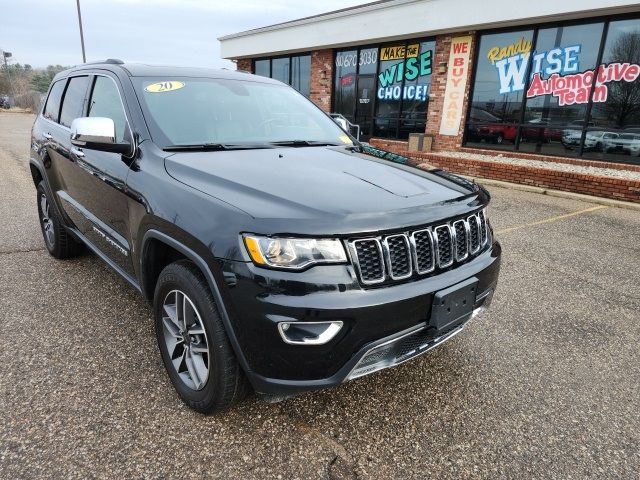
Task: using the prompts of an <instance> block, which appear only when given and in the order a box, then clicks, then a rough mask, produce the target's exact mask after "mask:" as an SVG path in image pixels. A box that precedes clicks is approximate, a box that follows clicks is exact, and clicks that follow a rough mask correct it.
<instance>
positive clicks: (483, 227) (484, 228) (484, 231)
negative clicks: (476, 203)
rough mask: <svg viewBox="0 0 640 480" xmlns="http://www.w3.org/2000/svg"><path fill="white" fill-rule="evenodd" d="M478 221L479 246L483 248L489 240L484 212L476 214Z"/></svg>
mask: <svg viewBox="0 0 640 480" xmlns="http://www.w3.org/2000/svg"><path fill="white" fill-rule="evenodd" d="M478 219H479V220H480V245H482V246H484V244H485V243H487V240H488V238H489V233H488V230H489V229H488V228H487V216H486V215H485V213H484V210H480V211H479V212H478Z"/></svg>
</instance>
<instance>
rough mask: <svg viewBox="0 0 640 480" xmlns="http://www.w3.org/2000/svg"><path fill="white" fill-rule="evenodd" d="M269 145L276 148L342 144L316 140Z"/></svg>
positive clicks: (290, 141)
mask: <svg viewBox="0 0 640 480" xmlns="http://www.w3.org/2000/svg"><path fill="white" fill-rule="evenodd" d="M269 144H270V145H275V146H278V147H338V146H340V145H345V144H344V143H336V142H322V141H316V140H281V141H279V142H269Z"/></svg>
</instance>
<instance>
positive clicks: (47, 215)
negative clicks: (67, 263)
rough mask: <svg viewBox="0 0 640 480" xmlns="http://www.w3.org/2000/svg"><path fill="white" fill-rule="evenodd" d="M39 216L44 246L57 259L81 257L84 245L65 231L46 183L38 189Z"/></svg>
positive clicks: (39, 185) (42, 183)
mask: <svg viewBox="0 0 640 480" xmlns="http://www.w3.org/2000/svg"><path fill="white" fill-rule="evenodd" d="M36 190H37V195H38V196H37V199H38V216H39V217H40V228H41V230H42V237H43V239H44V244H45V246H46V247H47V250H48V251H49V253H50V254H51V255H52V256H54V257H55V258H60V259H62V258H71V257H75V256H77V255H79V254H80V253H81V252H82V250H83V245H82V244H81V243H80V242H78V241H77V240H76V239H74V238H73V237H72V236H71V235H70V234H69V232H67V230H65V228H64V226H63V225H62V222H61V221H60V217H59V216H58V212H57V211H56V208H55V206H54V205H52V203H51V200H50V198H49V196H48V194H47V190H46V189H45V186H44V181H42V182H40V183H39V184H38V187H37V189H36Z"/></svg>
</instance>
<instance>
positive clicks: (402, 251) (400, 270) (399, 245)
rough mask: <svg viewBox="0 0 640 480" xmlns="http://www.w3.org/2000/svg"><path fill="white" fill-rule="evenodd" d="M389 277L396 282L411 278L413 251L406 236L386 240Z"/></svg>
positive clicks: (393, 236)
mask: <svg viewBox="0 0 640 480" xmlns="http://www.w3.org/2000/svg"><path fill="white" fill-rule="evenodd" d="M384 246H385V249H386V253H387V265H388V266H389V275H390V276H391V278H392V279H394V280H401V279H403V278H407V277H409V276H411V263H412V262H411V250H410V249H409V240H408V238H407V237H406V236H405V235H392V236H390V237H387V238H385V239H384Z"/></svg>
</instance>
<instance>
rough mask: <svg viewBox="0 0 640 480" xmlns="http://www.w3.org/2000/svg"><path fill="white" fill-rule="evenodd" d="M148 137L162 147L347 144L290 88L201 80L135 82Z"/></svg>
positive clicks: (331, 123) (324, 117)
mask: <svg viewBox="0 0 640 480" xmlns="http://www.w3.org/2000/svg"><path fill="white" fill-rule="evenodd" d="M133 81H134V84H135V87H136V89H137V90H138V94H139V98H140V99H141V106H142V108H143V112H144V116H145V119H146V121H147V124H148V125H149V127H150V130H151V135H152V136H153V137H154V141H156V142H157V143H158V144H159V145H161V146H163V147H164V146H167V145H188V144H205V143H223V144H247V143H257V144H264V143H268V142H281V141H292V140H295V141H312V142H328V143H336V144H341V143H345V144H351V140H350V138H349V137H348V136H346V135H345V133H344V131H343V130H342V129H341V128H340V127H338V125H337V124H336V123H335V122H334V121H333V120H332V119H331V118H329V117H328V116H327V115H326V114H325V113H323V112H322V111H321V110H319V109H318V108H317V107H316V106H315V105H313V104H312V103H311V102H310V101H309V100H307V99H306V98H305V97H303V96H302V95H300V94H299V93H298V92H296V91H295V90H294V89H293V88H291V87H287V86H284V85H280V84H271V83H262V82H258V81H253V80H249V81H245V80H232V79H220V78H205V77H198V78H196V77H189V78H187V77H184V78H181V77H178V78H176V77H170V78H166V77H165V78H158V77H150V78H146V77H134V78H133Z"/></svg>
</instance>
